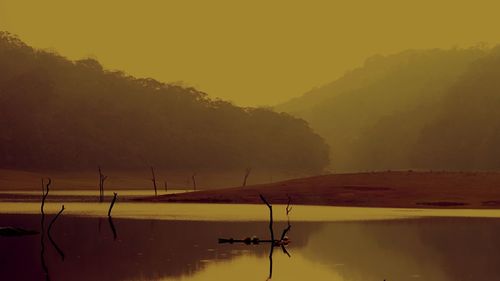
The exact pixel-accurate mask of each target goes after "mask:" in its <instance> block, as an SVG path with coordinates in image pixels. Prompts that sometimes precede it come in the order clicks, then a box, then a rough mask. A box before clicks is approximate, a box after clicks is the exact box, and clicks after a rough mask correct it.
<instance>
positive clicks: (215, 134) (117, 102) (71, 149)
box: [0, 32, 329, 173]
mask: <svg viewBox="0 0 500 281" xmlns="http://www.w3.org/2000/svg"><path fill="white" fill-rule="evenodd" d="M166 67H168V66H166ZM0 130H1V132H2V134H1V135H0V167H3V168H23V169H66V170H71V169H82V168H95V167H96V166H97V165H98V164H101V165H105V166H106V167H108V168H127V169H128V168H136V167H141V168H143V167H145V166H149V165H153V166H157V167H163V168H175V169H185V170H190V171H196V170H199V169H211V170H224V169H228V168H232V169H244V168H247V167H250V168H252V167H253V168H255V169H268V170H282V171H298V172H303V173H318V172H321V171H322V170H323V169H324V168H325V167H326V166H327V165H328V161H329V159H328V146H327V145H326V144H325V142H324V141H323V139H322V138H321V137H320V136H319V135H317V134H315V133H314V132H313V131H312V130H311V128H309V126H308V125H307V123H306V122H305V121H303V120H300V119H298V118H296V117H292V116H290V115H289V114H285V113H276V112H273V111H271V110H269V109H263V108H241V107H237V106H234V105H232V104H231V103H229V102H226V101H222V100H218V99H217V100H213V99H210V98H208V97H207V95H206V94H205V93H203V92H200V91H198V90H196V89H194V88H190V87H182V86H179V85H172V84H165V83H161V82H159V81H156V80H154V79H149V78H146V79H139V78H134V77H132V76H129V75H126V74H124V73H123V72H120V71H108V70H105V69H103V67H102V66H101V65H100V64H99V62H98V61H96V60H93V59H83V60H78V61H70V60H68V59H66V58H64V57H62V56H60V55H58V54H55V53H52V52H47V51H41V50H36V49H33V48H31V47H29V46H27V45H26V44H25V43H23V42H22V41H21V40H20V39H18V38H17V37H15V36H12V35H11V34H9V33H7V32H0Z"/></svg>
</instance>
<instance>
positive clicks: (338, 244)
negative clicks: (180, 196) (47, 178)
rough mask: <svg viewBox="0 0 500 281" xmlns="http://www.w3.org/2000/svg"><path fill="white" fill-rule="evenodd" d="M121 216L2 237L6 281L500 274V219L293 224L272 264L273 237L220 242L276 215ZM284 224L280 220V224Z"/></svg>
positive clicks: (12, 219)
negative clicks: (243, 218) (237, 218)
mask: <svg viewBox="0 0 500 281" xmlns="http://www.w3.org/2000/svg"><path fill="white" fill-rule="evenodd" d="M52 217H53V215H49V216H47V220H46V222H47V224H46V225H47V226H48V222H50V219H51V218H52ZM112 223H113V225H111V224H110V222H109V221H108V220H107V219H106V218H92V217H74V216H64V215H63V216H62V217H60V218H59V219H58V221H57V222H56V223H55V224H54V226H53V228H52V238H53V241H54V243H52V242H51V241H50V239H49V238H48V237H47V236H45V237H44V240H43V243H42V241H41V238H42V237H41V235H34V236H25V237H13V238H6V237H0V280H9V281H14V280H23V281H25V280H46V276H47V275H48V277H49V278H50V280H54V281H58V280H64V281H68V280H69V281H71V280H75V281H78V280H85V281H88V280H109V281H114V280H116V281H118V280H120V281H121V280H141V281H142V280H186V281H191V280H218V281H224V280H267V279H268V278H269V276H270V273H271V272H270V269H271V268H270V266H272V280H350V281H351V280H352V281H370V280H380V281H382V280H384V279H386V280H387V281H391V280H395V281H396V280H397V281H405V280H413V281H414V280H426V281H432V280H442V281H444V280H450V281H456V280H471V281H481V280H485V281H486V280H488V281H490V280H500V266H499V265H500V220H499V219H481V218H469V219H466V218H427V219H411V220H390V221H357V222H325V223H321V222H302V223H293V222H292V230H291V231H290V233H289V236H290V239H291V240H292V243H291V244H290V245H288V247H287V250H288V252H289V253H290V255H291V256H290V257H288V256H287V255H286V254H285V253H284V252H283V251H282V250H281V249H280V248H274V251H273V255H272V262H271V260H270V259H269V253H270V245H269V244H260V245H251V246H247V245H236V244H233V245H230V244H218V243H217V239H218V238H220V237H234V238H243V237H247V236H251V235H257V236H259V237H261V238H268V237H269V233H268V224H267V222H214V221H210V222H203V221H168V220H144V219H143V220H133V219H114V220H113V221H112ZM6 225H12V226H18V227H24V228H28V229H37V230H38V229H39V228H40V216H38V215H0V226H6ZM112 226H113V227H114V228H115V232H116V238H115V237H114V234H113V230H112ZM284 227H285V224H284V223H283V222H280V223H277V224H276V225H275V232H276V233H281V230H282V229H283V228H284ZM42 244H43V251H42ZM56 247H57V248H59V249H60V252H58V251H57V248H56ZM62 255H64V258H63V257H62Z"/></svg>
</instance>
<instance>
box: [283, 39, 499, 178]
mask: <svg viewBox="0 0 500 281" xmlns="http://www.w3.org/2000/svg"><path fill="white" fill-rule="evenodd" d="M498 77H500V49H499V48H495V49H487V48H482V47H474V48H469V49H451V50H438V49H436V50H422V51H415V50H413V51H406V52H402V53H399V54H396V55H391V56H385V57H384V56H376V57H372V58H370V59H368V60H367V61H366V63H365V65H364V66H363V67H361V68H358V69H355V70H353V71H351V72H348V73H346V74H345V76H344V77H342V78H340V79H338V80H336V81H334V82H332V83H331V84H328V85H326V86H324V87H321V88H317V89H314V90H312V91H311V92H310V93H307V94H306V95H304V96H303V97H301V98H298V99H295V100H292V101H290V102H288V103H286V104H283V105H280V106H278V107H277V109H278V110H280V111H286V112H290V113H292V114H295V115H296V116H299V117H302V118H304V119H306V120H307V121H308V122H309V123H310V124H311V126H312V127H313V129H315V130H316V131H317V132H318V133H319V134H320V135H322V136H324V137H325V139H326V140H327V142H328V143H329V144H330V146H331V159H332V168H333V169H334V170H337V171H371V170H387V169H445V170H478V169H498V168H500V147H499V146H498V143H500V130H499V129H500V110H498V108H500V80H499V79H498Z"/></svg>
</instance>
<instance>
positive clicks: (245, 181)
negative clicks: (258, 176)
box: [242, 168, 252, 187]
mask: <svg viewBox="0 0 500 281" xmlns="http://www.w3.org/2000/svg"><path fill="white" fill-rule="evenodd" d="M251 171H252V168H246V170H245V177H244V178H243V184H242V186H243V187H245V186H246V185H247V179H248V176H250V172H251Z"/></svg>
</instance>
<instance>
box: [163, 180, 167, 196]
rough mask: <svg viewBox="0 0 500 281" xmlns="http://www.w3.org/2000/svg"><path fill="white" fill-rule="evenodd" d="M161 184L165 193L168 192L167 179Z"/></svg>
mask: <svg viewBox="0 0 500 281" xmlns="http://www.w3.org/2000/svg"><path fill="white" fill-rule="evenodd" d="M163 186H164V187H165V193H167V192H168V185H167V180H165V181H164V182H163Z"/></svg>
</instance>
